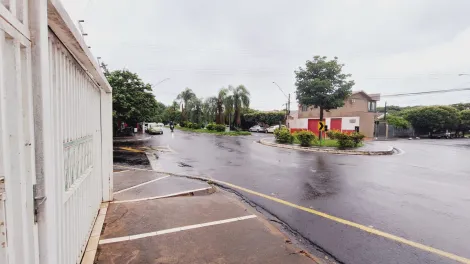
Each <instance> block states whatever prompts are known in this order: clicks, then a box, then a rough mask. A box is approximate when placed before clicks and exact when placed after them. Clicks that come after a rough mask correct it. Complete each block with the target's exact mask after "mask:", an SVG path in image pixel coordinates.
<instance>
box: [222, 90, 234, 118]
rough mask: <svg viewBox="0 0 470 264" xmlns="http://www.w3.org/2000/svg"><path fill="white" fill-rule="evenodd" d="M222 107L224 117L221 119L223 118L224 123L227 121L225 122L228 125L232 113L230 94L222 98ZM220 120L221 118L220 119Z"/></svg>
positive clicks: (231, 97)
mask: <svg viewBox="0 0 470 264" xmlns="http://www.w3.org/2000/svg"><path fill="white" fill-rule="evenodd" d="M229 87H230V86H229ZM224 109H225V110H224V115H225V118H221V119H224V120H223V122H224V124H225V123H226V121H227V123H228V124H229V125H231V124H230V115H231V114H232V113H233V96H232V95H227V96H225V98H224ZM220 122H222V120H220Z"/></svg>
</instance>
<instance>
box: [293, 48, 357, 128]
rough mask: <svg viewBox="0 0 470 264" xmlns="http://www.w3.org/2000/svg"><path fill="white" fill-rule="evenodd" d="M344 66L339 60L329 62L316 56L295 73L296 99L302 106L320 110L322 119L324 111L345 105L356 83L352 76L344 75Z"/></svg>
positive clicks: (325, 58)
mask: <svg viewBox="0 0 470 264" xmlns="http://www.w3.org/2000/svg"><path fill="white" fill-rule="evenodd" d="M343 66H344V64H340V63H338V58H337V57H335V58H334V59H333V60H327V57H325V56H323V57H321V56H315V57H313V60H311V61H309V60H308V61H307V62H306V63H305V68H302V67H300V68H299V70H297V71H295V79H296V82H295V85H296V87H297V90H296V97H297V100H298V102H299V103H300V104H301V105H307V106H313V107H318V108H320V119H321V120H323V110H326V111H329V110H330V109H335V108H338V107H341V106H343V105H344V100H345V99H346V98H348V97H349V96H350V95H351V93H352V87H353V86H354V81H353V80H349V78H350V77H351V75H350V74H345V73H343Z"/></svg>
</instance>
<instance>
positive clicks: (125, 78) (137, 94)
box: [106, 70, 164, 126]
mask: <svg viewBox="0 0 470 264" xmlns="http://www.w3.org/2000/svg"><path fill="white" fill-rule="evenodd" d="M106 77H107V79H108V82H109V84H110V85H111V87H113V123H114V124H115V125H116V124H117V123H118V122H125V123H127V124H130V125H132V126H134V125H135V124H136V123H138V122H142V121H157V120H161V117H160V118H158V116H159V115H160V114H162V113H163V111H164V105H162V104H160V103H158V102H157V100H155V97H154V95H153V94H152V87H151V85H150V84H146V83H144V82H143V81H142V80H141V79H140V78H139V76H138V75H137V74H135V73H132V72H130V71H128V70H116V71H113V72H107V73H106Z"/></svg>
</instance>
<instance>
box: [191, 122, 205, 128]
mask: <svg viewBox="0 0 470 264" xmlns="http://www.w3.org/2000/svg"><path fill="white" fill-rule="evenodd" d="M188 127H189V128H192V129H201V128H204V125H201V124H198V123H191V125H190V126H188Z"/></svg>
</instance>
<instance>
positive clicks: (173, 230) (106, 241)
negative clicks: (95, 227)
mask: <svg viewBox="0 0 470 264" xmlns="http://www.w3.org/2000/svg"><path fill="white" fill-rule="evenodd" d="M251 218H256V215H247V216H242V217H234V218H230V219H225V220H219V221H213V222H207V223H202V224H197V225H189V226H182V227H176V228H170V229H164V230H159V231H155V232H149V233H143V234H137V235H132V236H124V237H115V238H108V239H102V240H100V242H99V244H100V245H104V244H110V243H116V242H123V241H130V240H135V239H139V238H144V237H152V236H159V235H164V234H169V233H176V232H180V231H184V230H191V229H196V228H201V227H207V226H213V225H221V224H226V223H231V222H237V221H243V220H247V219H251Z"/></svg>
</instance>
